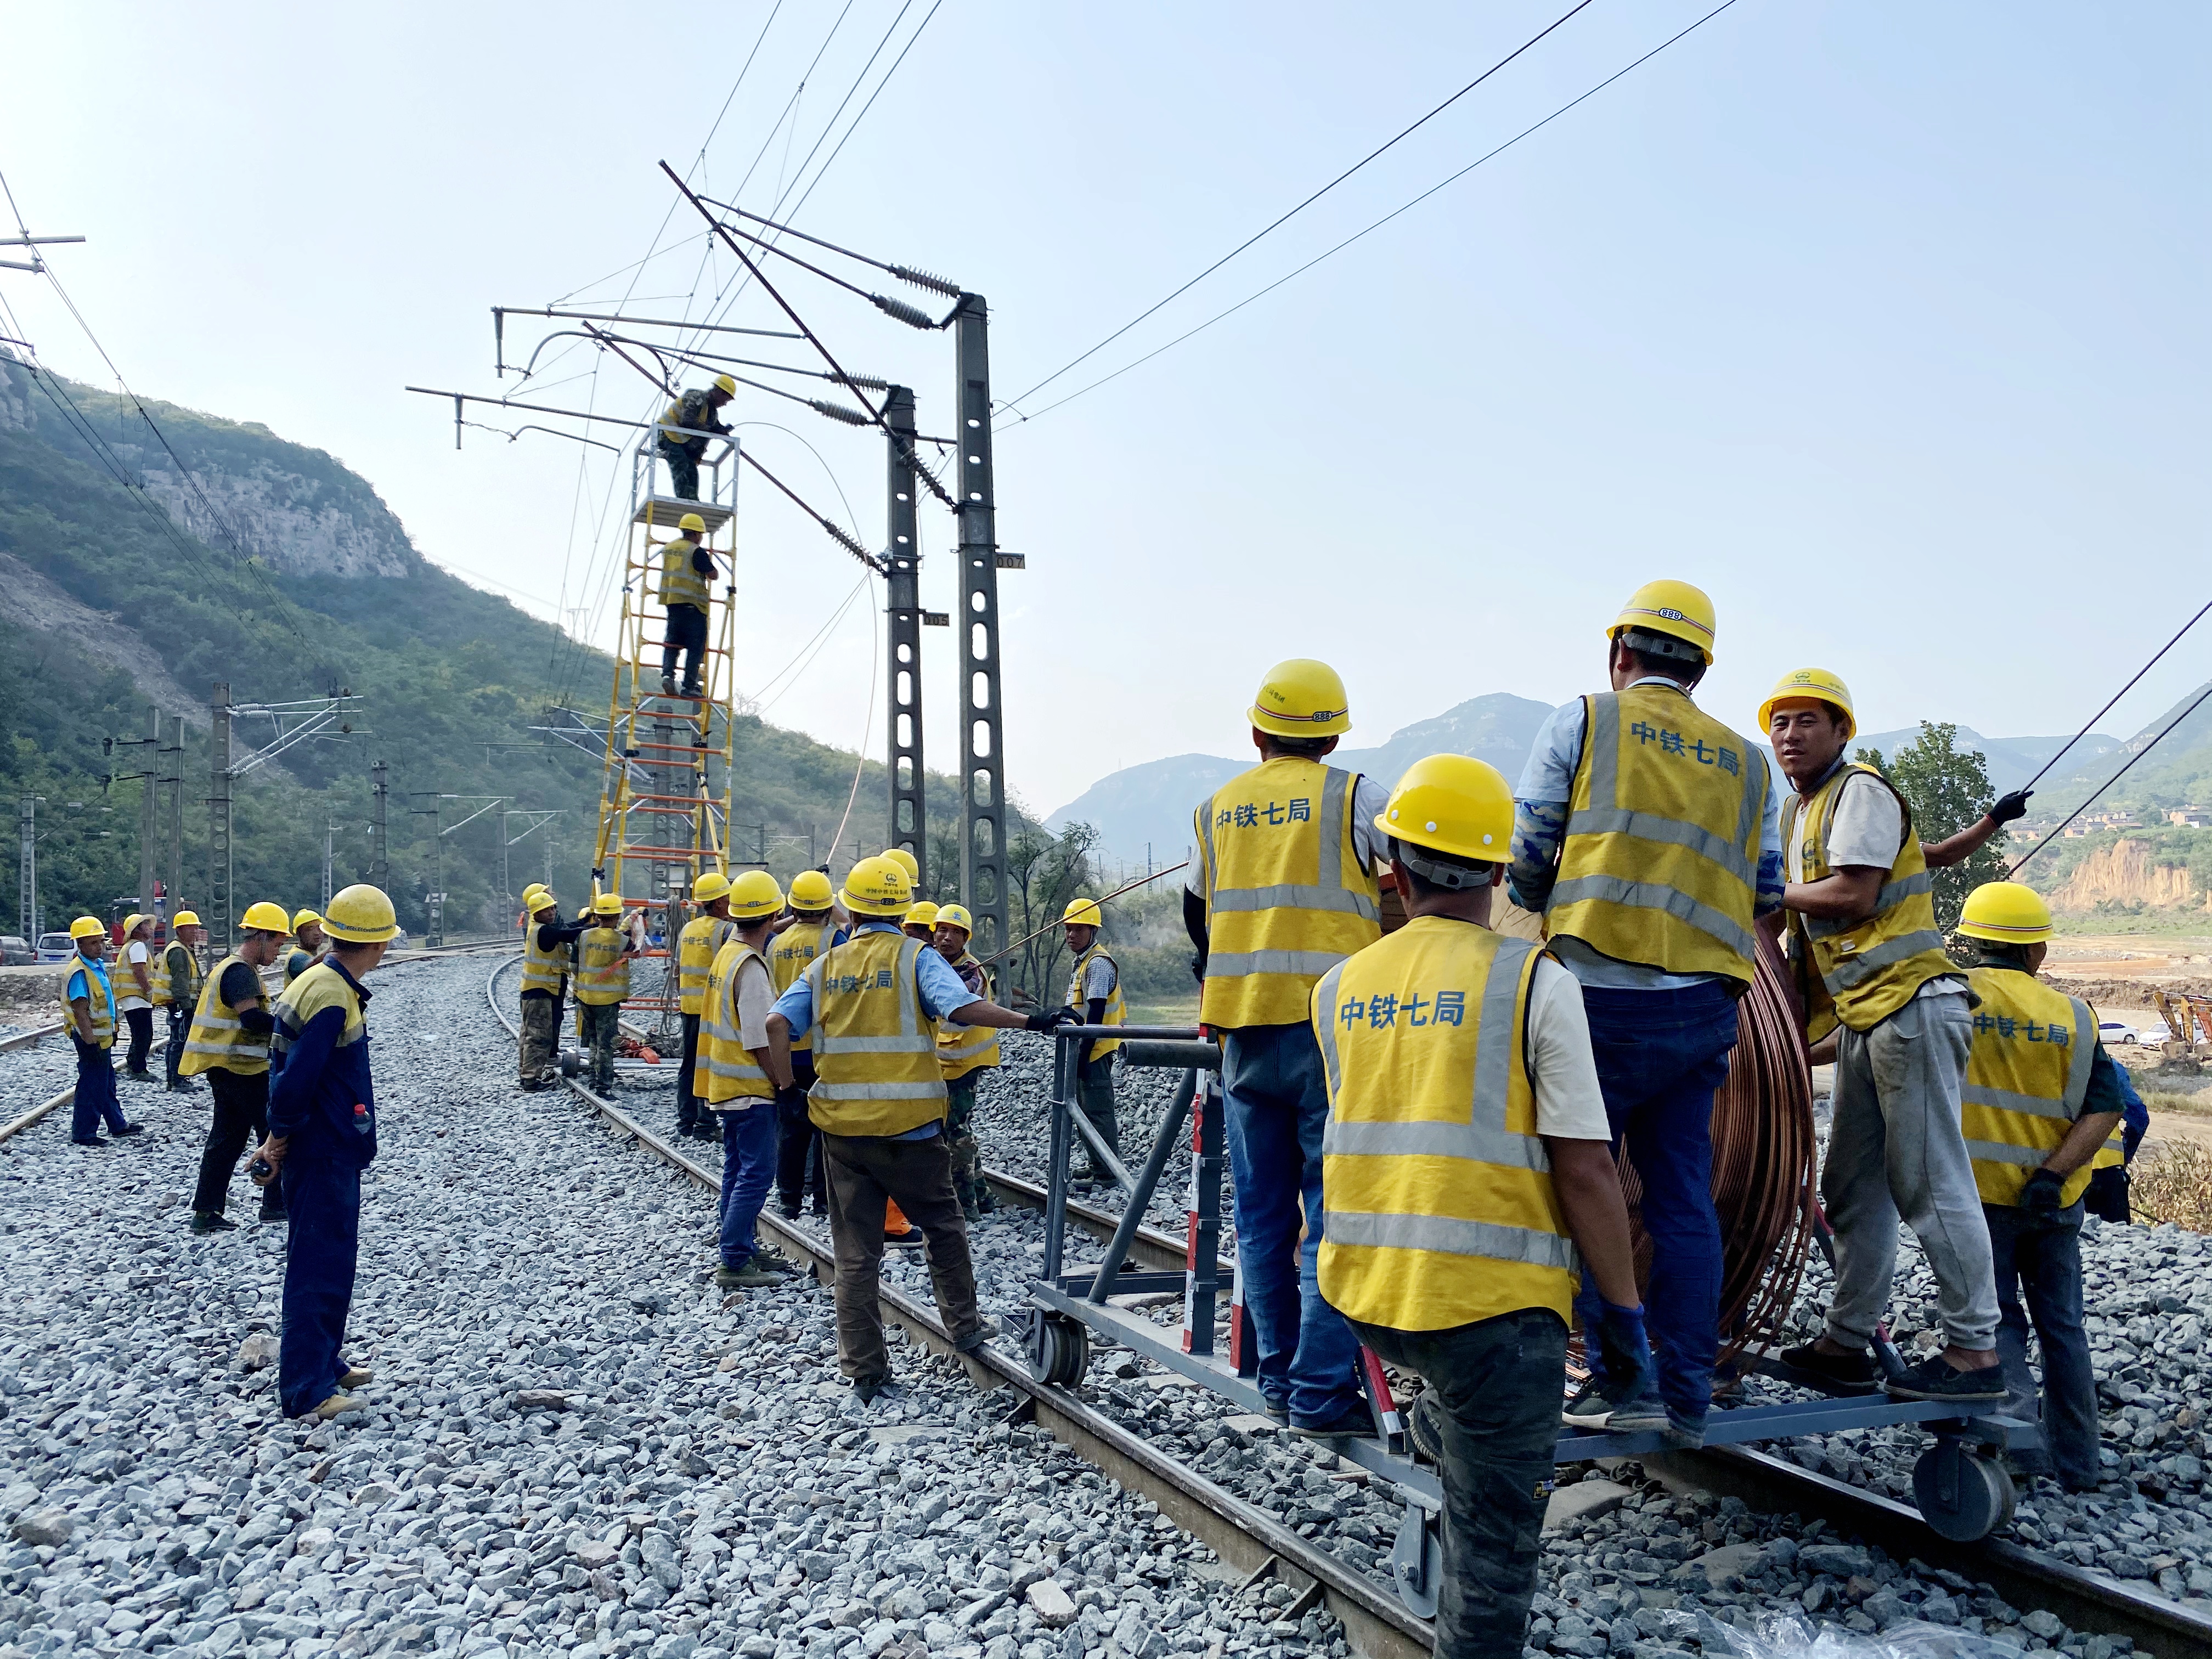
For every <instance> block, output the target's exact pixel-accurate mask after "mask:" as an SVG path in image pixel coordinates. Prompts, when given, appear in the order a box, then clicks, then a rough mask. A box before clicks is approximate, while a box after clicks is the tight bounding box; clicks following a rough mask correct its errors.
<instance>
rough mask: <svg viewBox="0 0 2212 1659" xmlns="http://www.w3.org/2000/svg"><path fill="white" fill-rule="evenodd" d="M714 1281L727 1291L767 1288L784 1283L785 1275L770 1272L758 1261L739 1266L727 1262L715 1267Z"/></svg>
mask: <svg viewBox="0 0 2212 1659" xmlns="http://www.w3.org/2000/svg"><path fill="white" fill-rule="evenodd" d="M714 1283H715V1284H716V1285H720V1287H721V1288H722V1289H723V1290H726V1291H758V1290H766V1289H767V1288H769V1286H771V1285H781V1284H782V1283H783V1275H782V1274H781V1273H770V1272H769V1270H768V1269H767V1268H765V1267H762V1266H760V1265H759V1264H758V1263H757V1262H756V1261H747V1262H746V1263H745V1264H744V1266H743V1267H730V1266H728V1265H727V1264H725V1265H723V1266H721V1267H717V1268H715V1269H714Z"/></svg>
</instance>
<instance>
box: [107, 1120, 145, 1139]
mask: <svg viewBox="0 0 2212 1659" xmlns="http://www.w3.org/2000/svg"><path fill="white" fill-rule="evenodd" d="M107 1133H110V1134H112V1135H114V1136H116V1137H118V1139H119V1138H120V1137H122V1136H124V1135H143V1134H144V1133H146V1126H145V1125H144V1124H143V1123H126V1124H125V1125H124V1126H123V1127H121V1128H119V1129H110V1130H109V1131H108V1132H107Z"/></svg>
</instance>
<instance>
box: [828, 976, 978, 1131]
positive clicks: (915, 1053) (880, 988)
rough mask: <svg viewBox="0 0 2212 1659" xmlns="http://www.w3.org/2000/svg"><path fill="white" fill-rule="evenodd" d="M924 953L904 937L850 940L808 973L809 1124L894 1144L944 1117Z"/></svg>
mask: <svg viewBox="0 0 2212 1659" xmlns="http://www.w3.org/2000/svg"><path fill="white" fill-rule="evenodd" d="M928 948H929V947H928V946H927V945H924V944H922V943H921V940H919V939H908V938H907V936H906V935H905V934H903V933H879V932H869V933H856V934H854V936H853V937H852V938H851V939H848V940H847V941H846V942H845V943H844V944H842V945H838V946H837V947H836V949H834V950H831V951H828V952H826V953H824V954H823V955H822V956H819V957H816V958H815V959H814V960H813V961H812V962H811V963H808V964H807V969H806V978H807V981H808V983H809V984H810V985H811V987H813V993H814V1026H813V1030H811V1033H809V1035H810V1036H811V1037H812V1038H813V1042H814V1075H815V1078H816V1082H815V1085H814V1087H813V1089H812V1091H811V1092H810V1093H809V1095H808V1096H807V1113H806V1115H807V1116H808V1118H809V1119H811V1121H812V1122H813V1124H814V1127H816V1128H817V1129H820V1130H821V1131H822V1132H823V1133H825V1134H833V1135H899V1134H904V1133H906V1132H907V1131H908V1130H909V1129H919V1128H920V1127H921V1126H922V1125H923V1124H925V1123H929V1122H933V1121H936V1120H937V1119H939V1118H941V1117H943V1116H944V1115H945V1078H944V1074H943V1073H940V1072H939V1069H938V1066H937V1028H936V1026H935V1024H933V1022H932V1021H930V1020H929V1019H927V1018H925V1017H924V1016H923V1014H922V1012H921V975H920V973H919V971H918V969H917V965H916V964H917V963H918V962H919V960H920V958H921V953H922V952H923V951H926V950H927V949H928Z"/></svg>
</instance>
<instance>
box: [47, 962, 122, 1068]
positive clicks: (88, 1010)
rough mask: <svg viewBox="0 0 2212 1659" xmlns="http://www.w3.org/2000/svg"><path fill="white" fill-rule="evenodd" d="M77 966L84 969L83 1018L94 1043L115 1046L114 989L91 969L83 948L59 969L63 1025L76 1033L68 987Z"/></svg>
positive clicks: (74, 1017)
mask: <svg viewBox="0 0 2212 1659" xmlns="http://www.w3.org/2000/svg"><path fill="white" fill-rule="evenodd" d="M80 968H82V969H84V998H85V1011H84V1012H85V1018H86V1019H87V1020H88V1022H89V1023H90V1024H91V1026H92V1040H93V1042H94V1044H95V1045H96V1046H97V1047H99V1048H113V1047H114V1046H115V994H114V988H113V987H112V986H111V985H108V984H106V982H104V981H102V980H101V979H100V975H98V974H97V973H95V972H94V970H93V964H92V963H91V962H90V960H89V959H88V958H87V957H86V956H85V954H84V952H83V951H78V952H77V953H76V958H75V960H73V961H72V962H71V963H70V965H69V966H68V967H66V968H64V969H62V982H61V987H60V991H61V996H60V1001H61V1005H62V1024H64V1025H66V1026H68V1027H69V1029H70V1032H71V1033H72V1034H74V1033H75V1032H76V1011H75V1010H74V1009H73V1008H71V1007H70V994H69V987H70V981H71V980H73V979H75V978H76V972H77V969H80Z"/></svg>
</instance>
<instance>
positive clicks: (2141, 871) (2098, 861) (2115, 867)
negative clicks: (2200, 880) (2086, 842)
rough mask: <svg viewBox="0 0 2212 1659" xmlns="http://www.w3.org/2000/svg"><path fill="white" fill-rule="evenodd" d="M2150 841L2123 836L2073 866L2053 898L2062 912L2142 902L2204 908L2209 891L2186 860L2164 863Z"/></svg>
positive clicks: (2161, 906) (2149, 905)
mask: <svg viewBox="0 0 2212 1659" xmlns="http://www.w3.org/2000/svg"><path fill="white" fill-rule="evenodd" d="M2166 856H2169V855H2162V854H2160V853H2158V852H2157V851H2156V850H2155V849H2154V848H2152V847H2151V846H2150V845H2149V844H2148V842H2142V841H2139V840H2134V839H2130V838H2126V837H2123V838H2122V839H2120V840H2118V841H2116V842H2112V844H2111V845H2110V846H2108V847H2100V848H2098V849H2097V850H2096V851H2094V852H2093V853H2091V854H2089V855H2088V856H2087V858H2085V859H2083V860H2081V863H2080V864H2078V865H2076V866H2075V867H2074V871H2073V872H2072V873H2071V874H2070V875H2069V876H2068V877H2067V878H2066V881H2065V884H2063V886H2061V887H2060V888H2059V889H2058V890H2057V891H2056V892H2055V893H2053V894H2052V895H2051V904H2052V907H2053V908H2056V909H2058V910H2073V911H2080V910H2093V909H2094V908H2096V907H2097V906H2099V905H2100V904H2140V905H2143V906H2145V907H2147V908H2154V909H2168V908H2190V909H2200V910H2201V909H2203V908H2206V907H2205V899H2206V895H2205V894H2204V893H2203V892H2201V891H2199V890H2198V889H2197V885H2196V884H2195V882H2194V881H2193V880H2192V879H2191V877H2190V873H2189V866H2187V865H2186V864H2184V863H2181V862H2179V861H2176V862H2166V861H2164V860H2165V858H2166Z"/></svg>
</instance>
